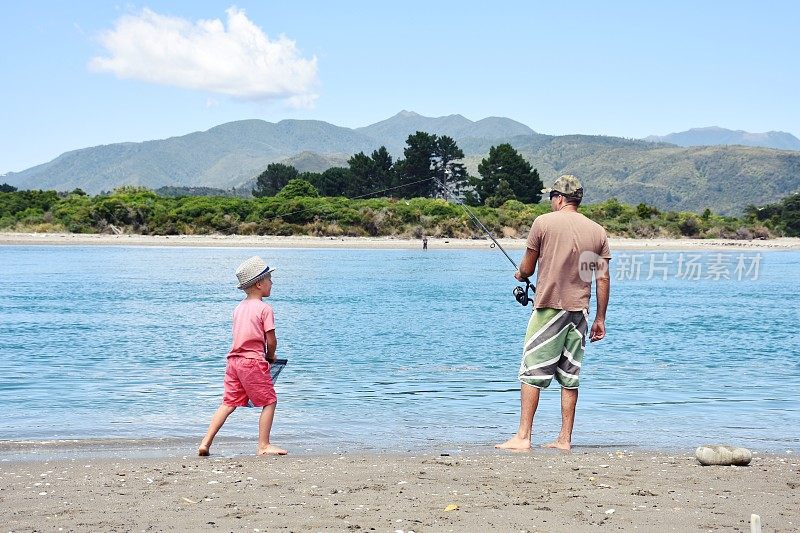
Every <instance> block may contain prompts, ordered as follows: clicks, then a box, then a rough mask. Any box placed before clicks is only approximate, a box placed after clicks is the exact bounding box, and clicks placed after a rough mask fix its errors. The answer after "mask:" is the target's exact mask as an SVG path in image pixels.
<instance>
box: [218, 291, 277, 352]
mask: <svg viewBox="0 0 800 533" xmlns="http://www.w3.org/2000/svg"><path fill="white" fill-rule="evenodd" d="M274 329H275V314H274V313H273V312H272V306H270V305H269V304H266V303H264V302H262V301H261V300H258V299H255V298H247V299H245V300H242V301H241V302H240V303H239V305H237V306H236V309H234V310H233V344H232V345H231V350H230V351H229V352H228V357H247V358H249V359H264V351H265V348H266V340H265V339H264V334H265V333H266V332H267V331H272V330H274Z"/></svg>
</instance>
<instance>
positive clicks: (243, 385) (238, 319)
mask: <svg viewBox="0 0 800 533" xmlns="http://www.w3.org/2000/svg"><path fill="white" fill-rule="evenodd" d="M274 270H275V269H274V268H270V267H268V266H267V264H266V263H265V262H264V260H263V259H261V258H260V257H251V258H250V259H248V260H247V261H245V262H244V263H242V264H241V265H239V268H238V269H236V277H237V278H238V279H239V289H241V290H243V291H244V292H245V293H246V294H247V297H246V298H245V299H244V300H242V301H241V302H240V303H239V305H238V306H236V309H235V310H234V311H233V345H232V346H231V350H230V352H228V363H227V366H226V368H225V393H224V395H223V397H222V404H221V405H220V406H219V408H218V409H217V412H216V413H214V416H213V417H212V418H211V424H210V425H209V426H208V432H207V433H206V436H205V438H204V439H203V441H202V442H201V443H200V448H199V449H198V450H197V455H200V456H206V455H208V454H209V453H210V448H211V443H212V442H213V441H214V437H215V436H216V434H217V432H218V431H219V430H220V428H221V427H222V425H223V424H224V423H225V420H227V418H228V416H230V414H231V413H232V412H234V411H235V410H236V408H237V407H244V406H246V405H247V404H248V402H252V403H253V405H254V406H255V407H261V408H262V409H261V417H260V418H259V420H258V450H257V453H258V455H286V453H287V452H286V450H284V449H282V448H278V447H277V446H273V445H272V444H270V442H269V433H270V430H271V429H272V419H273V417H274V416H275V406H276V405H277V403H278V397H277V396H276V395H275V387H273V385H272V377H271V376H270V373H269V365H270V364H271V363H274V362H275V348H276V347H277V346H278V340H277V338H276V337H275V316H274V314H273V312H272V307H271V306H270V305H269V304H267V303H264V302H262V301H261V299H262V298H266V297H268V296H269V293H270V291H271V290H272V274H271V273H272V272H273V271H274ZM265 353H266V361H265V360H264V354H265Z"/></svg>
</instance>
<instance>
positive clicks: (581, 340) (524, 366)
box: [519, 307, 589, 389]
mask: <svg viewBox="0 0 800 533" xmlns="http://www.w3.org/2000/svg"><path fill="white" fill-rule="evenodd" d="M588 329H589V324H588V313H587V312H586V311H565V310H563V309H552V308H550V307H543V308H541V309H534V311H533V314H532V315H531V319H530V320H529V321H528V329H527V331H526V333H525V347H524V348H523V350H522V363H521V364H520V367H519V380H520V381H521V382H522V383H525V384H527V385H531V386H533V387H536V388H539V389H546V388H547V387H548V386H550V382H551V381H552V380H553V376H555V378H556V380H557V381H558V382H559V383H560V384H561V386H562V387H564V388H565V389H577V388H578V384H579V382H580V379H579V376H580V373H581V363H582V362H583V352H584V350H585V348H586V333H587V332H588Z"/></svg>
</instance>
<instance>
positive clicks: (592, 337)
mask: <svg viewBox="0 0 800 533" xmlns="http://www.w3.org/2000/svg"><path fill="white" fill-rule="evenodd" d="M605 336H606V322H605V320H599V319H595V320H594V322H593V323H592V330H591V331H590V332H589V341H591V342H595V341H599V340H601V339H602V338H603V337H605Z"/></svg>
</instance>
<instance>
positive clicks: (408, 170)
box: [253, 131, 543, 207]
mask: <svg viewBox="0 0 800 533" xmlns="http://www.w3.org/2000/svg"><path fill="white" fill-rule="evenodd" d="M463 158H464V152H463V150H461V148H459V146H458V144H457V143H456V141H455V140H454V139H453V138H452V137H449V136H447V135H442V136H439V135H434V134H430V133H426V132H423V131H418V132H416V133H414V134H413V135H409V136H408V139H406V147H405V148H404V150H403V158H402V159H398V160H393V158H392V156H391V155H390V154H389V152H388V150H387V149H386V147H385V146H381V147H380V148H378V149H377V150H375V151H373V152H372V154H371V155H367V154H365V153H364V152H359V153H357V154H355V155H353V156H352V157H350V159H348V161H347V167H333V168H329V169H328V170H326V171H324V172H319V173H317V172H303V173H301V172H299V171H298V170H297V169H296V168H295V167H293V166H290V165H285V164H283V163H272V164H270V165H268V166H267V168H266V170H264V172H262V173H261V174H259V175H258V176H257V177H256V185H255V187H254V188H253V196H255V197H257V198H261V197H265V196H275V195H277V194H278V193H279V192H280V191H281V190H282V189H284V187H287V186H289V185H290V184H291V187H290V188H291V190H292V191H293V193H292V194H297V193H300V192H303V191H305V192H306V195H309V196H317V195H320V196H344V197H346V198H364V197H369V196H386V197H394V198H443V199H448V200H449V199H459V200H463V201H464V202H465V203H466V204H467V205H472V206H478V205H487V206H490V207H499V206H500V205H502V204H503V203H505V202H506V201H508V200H518V201H520V202H522V203H526V204H530V203H538V202H539V200H540V199H541V189H542V186H543V185H542V181H541V179H540V178H539V173H538V172H537V171H536V169H534V168H532V167H531V165H530V163H528V162H527V161H526V160H525V158H524V157H522V155H520V154H519V152H517V151H516V150H515V149H514V148H513V147H512V146H511V145H510V144H501V145H499V146H492V147H491V149H490V150H489V155H488V157H486V158H484V159H483V160H482V161H481V163H480V165H479V166H478V174H479V175H480V176H479V177H477V176H470V175H469V173H468V172H467V169H466V167H465V166H464V164H463V163H462V162H461V160H462V159H463ZM315 191H316V193H315Z"/></svg>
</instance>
